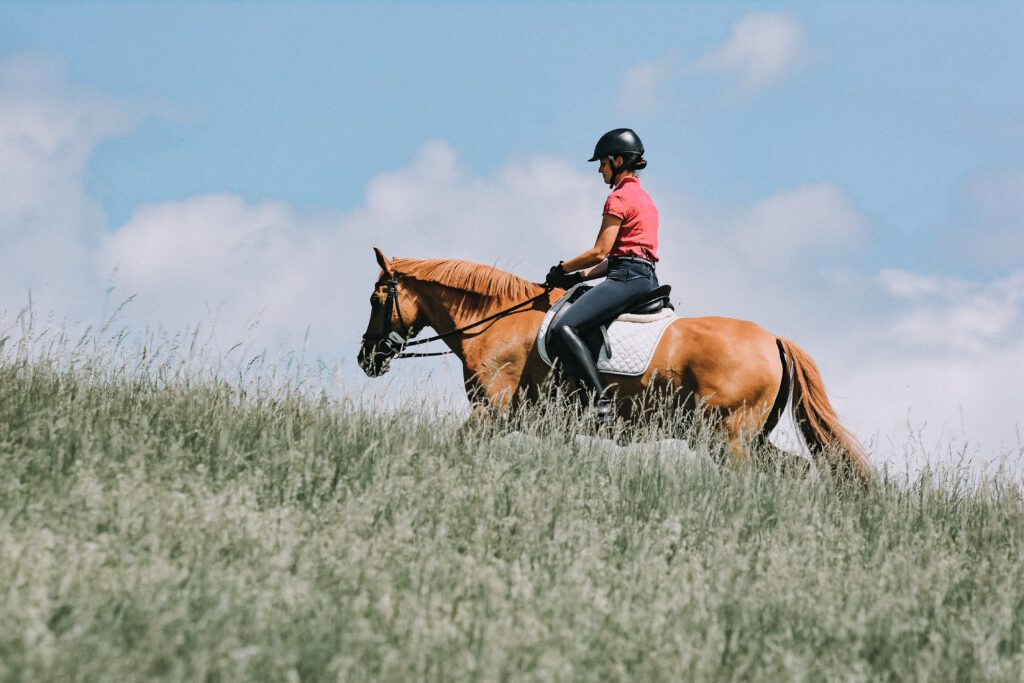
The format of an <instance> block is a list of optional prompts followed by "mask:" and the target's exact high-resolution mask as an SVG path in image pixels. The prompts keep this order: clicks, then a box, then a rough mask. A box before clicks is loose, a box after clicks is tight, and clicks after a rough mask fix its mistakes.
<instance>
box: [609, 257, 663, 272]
mask: <svg viewBox="0 0 1024 683" xmlns="http://www.w3.org/2000/svg"><path fill="white" fill-rule="evenodd" d="M608 261H609V262H611V261H620V262H621V261H632V262H633V263H642V264H643V265H645V266H650V267H651V269H652V270H653V269H655V265H654V261H651V260H649V259H645V258H642V257H640V256H609V257H608Z"/></svg>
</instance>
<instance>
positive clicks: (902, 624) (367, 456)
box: [0, 341, 1024, 681]
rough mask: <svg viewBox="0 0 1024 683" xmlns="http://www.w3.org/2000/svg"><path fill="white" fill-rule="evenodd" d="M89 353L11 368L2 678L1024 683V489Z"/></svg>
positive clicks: (4, 432) (3, 442)
mask: <svg viewBox="0 0 1024 683" xmlns="http://www.w3.org/2000/svg"><path fill="white" fill-rule="evenodd" d="M57 346H60V345H59V344H58V345H57ZM72 346H74V349H73V350H72V352H71V353H68V352H67V350H66V349H65V350H63V351H60V352H57V351H54V350H53V349H54V348H55V347H54V346H52V345H51V346H49V347H46V346H45V345H44V350H43V351H36V352H33V351H32V350H31V349H32V348H36V349H38V348H40V345H39V344H38V343H36V344H35V345H34V346H32V345H25V344H22V345H20V346H17V347H12V346H11V344H10V343H8V344H7V347H6V348H5V349H3V360H2V361H0V473H2V475H0V587H2V588H0V679H2V680H5V681H18V680H33V681H35V680H103V681H106V680H142V679H156V680H189V681H196V680H206V681H229V680H247V681H248V680H275V681H276V680H301V681H315V680H366V679H381V680H487V681H490V680H574V679H575V680H578V679H584V680H652V681H657V680H751V679H754V680H822V679H826V680H839V679H841V680H877V679H885V680H888V679H896V680H907V679H914V680H940V681H941V680H967V679H985V680H1021V678H1022V677H1024V561H1022V560H1024V506H1022V502H1024V497H1022V488H1021V486H1020V484H1019V483H1017V482H1014V481H1012V480H1008V479H1006V478H1002V479H1001V478H990V479H986V480H983V481H970V480H968V479H967V478H966V476H965V475H963V474H960V473H958V472H956V471H949V472H946V473H936V472H933V471H928V472H925V474H923V475H922V476H921V477H919V478H917V479H914V480H912V481H907V480H902V481H901V480H900V479H898V478H894V477H889V476H886V477H883V481H882V483H881V484H880V485H879V486H878V487H877V488H876V489H874V490H871V491H868V492H859V491H855V490H853V489H850V488H847V487H844V486H843V485H841V484H839V483H837V482H832V481H829V480H828V477H811V478H799V477H795V476H786V475H781V474H778V473H775V472H772V471H768V470H764V469H751V470H737V469H734V468H729V467H726V468H721V467H718V466H714V465H710V464H708V463H707V462H706V459H704V458H702V457H699V456H700V454H701V453H702V452H704V451H705V450H707V449H708V448H709V447H710V445H709V444H707V443H704V442H700V441H697V442H696V444H695V448H694V450H696V451H697V453H698V457H696V458H694V457H683V456H680V455H678V454H677V450H678V449H676V448H674V447H673V446H672V444H671V443H667V442H660V443H659V442H649V443H643V444H637V445H633V446H629V447H626V448H621V447H618V446H616V445H615V444H614V443H612V442H610V441H607V440H594V439H573V438H571V437H570V436H568V435H569V434H570V433H571V431H572V428H573V425H572V424H571V421H572V418H565V417H552V416H551V414H550V413H549V414H548V415H546V416H545V415H528V416H525V417H524V418H523V419H521V420H519V421H518V422H517V424H516V425H515V426H516V427H517V430H516V431H515V432H510V430H509V428H508V427H509V425H507V424H505V425H502V424H491V425H484V426H480V427H477V428H476V429H475V430H472V431H468V432H462V433H460V432H459V430H458V426H459V425H458V424H457V423H456V422H455V421H454V420H453V419H452V418H451V417H446V416H444V415H440V414H432V413H431V412H430V411H429V410H426V409H424V408H422V407H420V406H416V405H414V406H411V407H409V408H406V409H395V410H390V411H380V410H378V409H374V408H373V407H371V406H367V405H361V404H360V403H359V401H357V400H355V399H351V398H342V399H336V398H331V397H330V396H329V394H328V392H326V391H323V390H322V389H321V388H320V386H321V385H318V384H317V382H315V381H312V380H308V381H307V380H305V379H303V378H302V376H301V372H298V371H295V372H292V371H291V370H288V369H287V368H286V369H283V370H282V369H280V368H277V369H275V368H270V370H268V369H267V368H266V367H262V368H257V369H256V370H252V369H247V368H245V367H242V368H241V369H236V370H233V371H230V372H229V371H227V370H225V369H224V368H223V367H213V366H203V367H198V369H197V366H196V365H195V364H190V363H189V362H187V358H186V357H188V349H187V344H185V343H183V344H182V345H181V346H180V347H176V349H174V350H172V351H181V354H180V355H179V356H175V355H174V353H172V352H167V351H166V349H165V350H164V352H161V351H160V350H157V351H156V352H154V351H153V350H145V351H144V352H140V353H138V354H136V355H135V356H133V357H132V359H131V360H130V361H117V362H115V361H114V360H111V359H112V358H123V357H125V354H124V353H122V352H118V353H111V350H110V349H109V348H106V347H104V348H99V347H90V346H89V344H88V343H84V345H83V344H82V343H80V344H78V345H77V346H75V345H72ZM115 346H120V341H118V342H117V343H116V344H115ZM121 351H123V349H121ZM175 358H178V360H175ZM183 359H184V360H183Z"/></svg>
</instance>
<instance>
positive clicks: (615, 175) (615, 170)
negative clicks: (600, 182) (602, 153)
mask: <svg viewBox="0 0 1024 683" xmlns="http://www.w3.org/2000/svg"><path fill="white" fill-rule="evenodd" d="M625 165H626V164H625V163H623V164H622V166H616V165H615V157H613V156H609V157H608V168H610V169H611V170H612V179H611V181H609V183H608V187H610V188H611V189H613V190H614V189H615V181H616V180H618V179H619V174H620V173H622V167H623V166H625Z"/></svg>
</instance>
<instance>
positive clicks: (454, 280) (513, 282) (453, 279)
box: [388, 258, 542, 313]
mask: <svg viewBox="0 0 1024 683" xmlns="http://www.w3.org/2000/svg"><path fill="white" fill-rule="evenodd" d="M388 266H389V267H391V269H392V270H394V271H395V272H397V273H399V274H401V275H404V276H406V277H410V278H413V279H415V280H420V281H422V282H434V283H437V284H439V285H443V286H445V287H448V288H450V289H454V290H458V294H459V295H460V297H459V299H457V300H456V301H454V302H452V303H454V304H455V306H456V308H457V309H458V310H459V312H462V313H480V312H483V311H485V310H486V308H487V307H488V306H490V305H493V304H494V302H493V299H495V298H497V299H500V300H502V301H522V300H525V299H529V298H530V297H533V296H536V295H538V294H540V292H541V291H542V288H541V286H540V285H538V284H535V283H533V282H530V281H528V280H524V279H523V278H521V277H519V276H517V275H513V274H512V273H506V272H505V271H503V270H499V269H497V268H495V267H493V266H485V265H484V264H482V263H473V262H472V261H463V260H461V259H415V258H396V259H391V260H390V261H388Z"/></svg>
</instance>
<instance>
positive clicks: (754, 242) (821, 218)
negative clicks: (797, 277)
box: [730, 182, 866, 270]
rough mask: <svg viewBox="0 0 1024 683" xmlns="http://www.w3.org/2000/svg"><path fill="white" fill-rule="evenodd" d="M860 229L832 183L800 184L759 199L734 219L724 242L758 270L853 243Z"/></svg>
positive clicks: (844, 196) (790, 263) (857, 218)
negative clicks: (806, 254)
mask: <svg viewBox="0 0 1024 683" xmlns="http://www.w3.org/2000/svg"><path fill="white" fill-rule="evenodd" d="M865 225H866V221H865V219H864V217H863V216H862V215H861V214H860V213H859V212H858V211H857V209H856V208H855V207H854V205H853V202H852V201H851V200H850V197H849V196H848V195H847V194H846V193H845V192H844V191H843V190H842V189H840V188H839V187H838V186H836V185H835V184H834V183H829V182H821V183H813V184H809V185H803V186H801V187H797V188H795V189H793V190H788V191H783V192H779V193H777V194H774V195H772V196H770V197H767V198H766V199H762V200H760V201H758V202H757V203H755V204H754V205H753V206H751V207H750V208H749V209H747V210H745V211H743V212H742V214H741V215H740V216H739V217H738V218H737V219H736V220H735V226H736V227H735V229H734V230H733V231H732V235H731V239H730V242H731V243H732V245H733V246H734V248H736V249H737V250H739V251H742V252H743V253H744V255H745V256H746V257H747V258H748V259H749V260H750V261H751V262H753V263H756V264H757V265H758V266H759V267H761V268H764V269H768V270H779V269H787V268H791V267H792V266H793V265H795V263H794V262H795V260H796V258H797V257H798V256H800V255H801V254H804V253H806V252H807V251H808V250H812V249H813V250H820V249H823V248H834V247H838V246H842V245H846V244H849V243H851V242H853V241H854V240H855V239H856V238H857V237H859V236H860V234H861V232H862V231H863V229H864V227H865Z"/></svg>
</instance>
